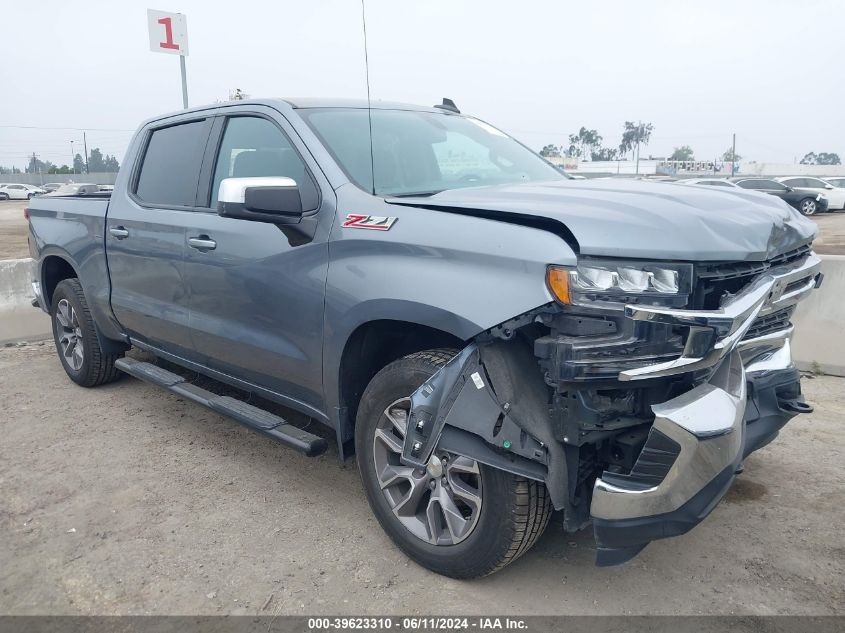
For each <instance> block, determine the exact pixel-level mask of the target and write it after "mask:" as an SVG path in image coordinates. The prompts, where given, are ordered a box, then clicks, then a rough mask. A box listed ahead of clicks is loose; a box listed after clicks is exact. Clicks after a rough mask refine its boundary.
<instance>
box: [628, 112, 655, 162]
mask: <svg viewBox="0 0 845 633" xmlns="http://www.w3.org/2000/svg"><path fill="white" fill-rule="evenodd" d="M653 131H654V125H652V124H651V123H642V122H640V123H634V122H633V121H625V128H624V131H623V132H622V142H621V143H620V144H619V153H620V154H622V155H627V154H628V152H630V151H632V150H636V153H637V156H639V152H640V145H648V142H649V141H650V140H651V133H652V132H653Z"/></svg>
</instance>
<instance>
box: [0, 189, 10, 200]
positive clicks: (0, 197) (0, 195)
mask: <svg viewBox="0 0 845 633" xmlns="http://www.w3.org/2000/svg"><path fill="white" fill-rule="evenodd" d="M8 199H9V194H8V193H5V192H2V191H0V200H8Z"/></svg>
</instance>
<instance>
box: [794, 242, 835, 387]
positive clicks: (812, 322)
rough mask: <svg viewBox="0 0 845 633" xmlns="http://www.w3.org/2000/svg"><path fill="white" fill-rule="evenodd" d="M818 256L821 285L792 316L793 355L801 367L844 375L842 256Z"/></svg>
mask: <svg viewBox="0 0 845 633" xmlns="http://www.w3.org/2000/svg"><path fill="white" fill-rule="evenodd" d="M821 258H822V272H823V273H824V281H823V282H822V286H821V288H819V289H818V290H816V291H815V292H814V293H812V294H811V295H810V296H809V297H808V298H807V299H805V300H804V301H802V302H801V303H800V304H799V305H798V308H797V309H796V310H795V315H794V316H793V317H792V322H793V323H794V324H795V336H794V337H793V339H792V357H793V358H794V359H795V364H796V365H798V367H800V368H801V369H807V370H821V371H822V372H823V373H825V374H832V375H834V376H845V255H822V256H821Z"/></svg>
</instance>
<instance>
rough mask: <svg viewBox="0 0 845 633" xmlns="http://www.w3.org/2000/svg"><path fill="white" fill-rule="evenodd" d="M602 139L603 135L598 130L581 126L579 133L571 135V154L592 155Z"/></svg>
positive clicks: (578, 155) (579, 155)
mask: <svg viewBox="0 0 845 633" xmlns="http://www.w3.org/2000/svg"><path fill="white" fill-rule="evenodd" d="M601 141H602V137H601V135H600V134H599V133H598V131H597V130H588V129H587V128H585V127H581V129H580V130H578V133H577V134H570V135H569V155H570V156H577V157H584V156H590V155H591V154H592V152H593V151H594V150H596V149H597V148H598V147H599V145H601Z"/></svg>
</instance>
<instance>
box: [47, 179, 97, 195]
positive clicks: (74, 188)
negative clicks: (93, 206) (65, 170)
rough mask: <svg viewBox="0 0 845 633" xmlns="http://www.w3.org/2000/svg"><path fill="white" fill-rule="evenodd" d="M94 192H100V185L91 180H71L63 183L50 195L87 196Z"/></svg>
mask: <svg viewBox="0 0 845 633" xmlns="http://www.w3.org/2000/svg"><path fill="white" fill-rule="evenodd" d="M92 193H100V187H99V186H98V185H95V184H94V183H90V182H69V183H68V184H66V185H62V186H61V187H59V188H58V189H56V190H55V191H53V192H50V193H48V194H47V195H48V196H87V195H90V194H92Z"/></svg>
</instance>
